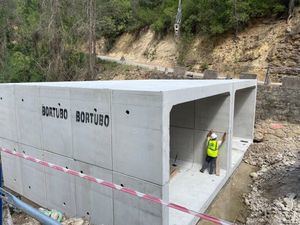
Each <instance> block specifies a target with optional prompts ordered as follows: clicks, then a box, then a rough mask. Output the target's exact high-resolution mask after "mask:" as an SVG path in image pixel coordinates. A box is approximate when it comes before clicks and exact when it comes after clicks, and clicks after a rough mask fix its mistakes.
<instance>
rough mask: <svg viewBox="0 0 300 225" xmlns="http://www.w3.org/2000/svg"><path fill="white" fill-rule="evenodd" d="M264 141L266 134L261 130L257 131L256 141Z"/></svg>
mask: <svg viewBox="0 0 300 225" xmlns="http://www.w3.org/2000/svg"><path fill="white" fill-rule="evenodd" d="M263 141H264V135H263V134H262V133H260V132H255V134H254V142H263Z"/></svg>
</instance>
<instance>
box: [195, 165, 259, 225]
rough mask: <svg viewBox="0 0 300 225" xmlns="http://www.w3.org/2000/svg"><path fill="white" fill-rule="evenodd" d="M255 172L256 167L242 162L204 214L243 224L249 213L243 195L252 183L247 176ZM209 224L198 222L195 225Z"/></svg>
mask: <svg viewBox="0 0 300 225" xmlns="http://www.w3.org/2000/svg"><path fill="white" fill-rule="evenodd" d="M255 171H257V167H255V166H251V165H249V164H247V163H244V162H242V163H241V165H240V166H239V167H238V168H237V170H236V172H235V173H234V175H233V176H232V177H231V178H230V180H229V181H228V183H227V185H226V186H225V187H224V188H223V189H222V190H221V192H220V193H219V194H218V196H217V198H216V199H215V201H214V202H213V203H212V205H211V206H210V207H209V209H208V210H207V212H206V213H208V214H209V215H213V216H216V217H218V218H222V219H224V220H227V221H231V222H235V223H236V224H245V222H246V218H247V216H248V214H249V211H248V208H247V206H246V205H245V203H244V194H245V193H248V192H250V190H251V188H250V184H252V183H253V181H252V179H251V177H250V176H249V174H250V173H252V172H255ZM211 224H213V223H211V222H206V221H199V223H198V224H197V225H211Z"/></svg>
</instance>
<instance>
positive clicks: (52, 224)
mask: <svg viewBox="0 0 300 225" xmlns="http://www.w3.org/2000/svg"><path fill="white" fill-rule="evenodd" d="M0 192H1V194H2V195H4V196H3V199H4V200H5V201H7V202H8V203H9V204H11V205H13V206H15V207H16V208H18V209H20V210H22V211H23V212H24V213H26V214H27V215H29V216H31V217H33V218H35V219H36V220H38V221H39V222H40V223H42V224H44V225H60V223H59V222H57V221H56V220H54V219H52V218H51V217H48V216H46V215H45V214H43V213H41V212H40V211H38V210H37V209H35V208H33V207H32V206H30V205H28V204H26V203H25V202H23V201H21V200H20V199H18V198H17V197H15V196H14V195H12V194H10V193H9V192H7V191H5V190H4V189H3V188H0Z"/></svg>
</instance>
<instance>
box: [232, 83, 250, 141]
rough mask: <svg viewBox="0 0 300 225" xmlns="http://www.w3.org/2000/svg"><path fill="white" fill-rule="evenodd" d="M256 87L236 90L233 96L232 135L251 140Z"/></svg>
mask: <svg viewBox="0 0 300 225" xmlns="http://www.w3.org/2000/svg"><path fill="white" fill-rule="evenodd" d="M255 105H256V88H246V89H241V90H237V91H236V92H235V96H234V118H233V136H234V137H239V138H241V139H248V140H253V135H254V120H255Z"/></svg>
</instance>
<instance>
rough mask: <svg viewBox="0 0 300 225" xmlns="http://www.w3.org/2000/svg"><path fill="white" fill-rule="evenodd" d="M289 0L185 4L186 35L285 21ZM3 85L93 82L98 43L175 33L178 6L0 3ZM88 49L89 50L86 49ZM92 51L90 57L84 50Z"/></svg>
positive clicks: (114, 1) (153, 1) (138, 0)
mask: <svg viewBox="0 0 300 225" xmlns="http://www.w3.org/2000/svg"><path fill="white" fill-rule="evenodd" d="M290 2H291V0H183V1H182V8H183V14H182V29H181V31H182V34H183V35H184V36H187V37H190V36H193V35H195V34H201V35H219V34H222V33H224V32H227V31H230V30H234V29H236V28H237V27H240V28H241V27H242V26H244V25H245V24H247V22H248V21H249V20H250V19H251V18H256V17H266V16H285V15H286V14H287V11H288V6H289V3H290ZM0 4H1V7H0V82H27V81H45V80H47V81H51V80H74V79H94V78H95V74H96V73H97V60H96V39H99V38H101V37H104V38H105V40H106V41H107V43H106V44H107V47H108V48H110V47H111V46H112V44H113V42H114V40H115V39H116V38H117V37H118V36H119V35H121V34H122V33H124V32H136V31H139V30H140V29H142V28H145V27H148V28H151V29H153V30H154V31H155V32H156V33H157V34H160V35H163V34H166V33H168V32H173V24H174V21H175V17H176V14H177V7H178V0H0ZM87 43H88V44H87ZM87 45H88V47H86V46H87ZM86 48H88V51H85V49H86Z"/></svg>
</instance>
